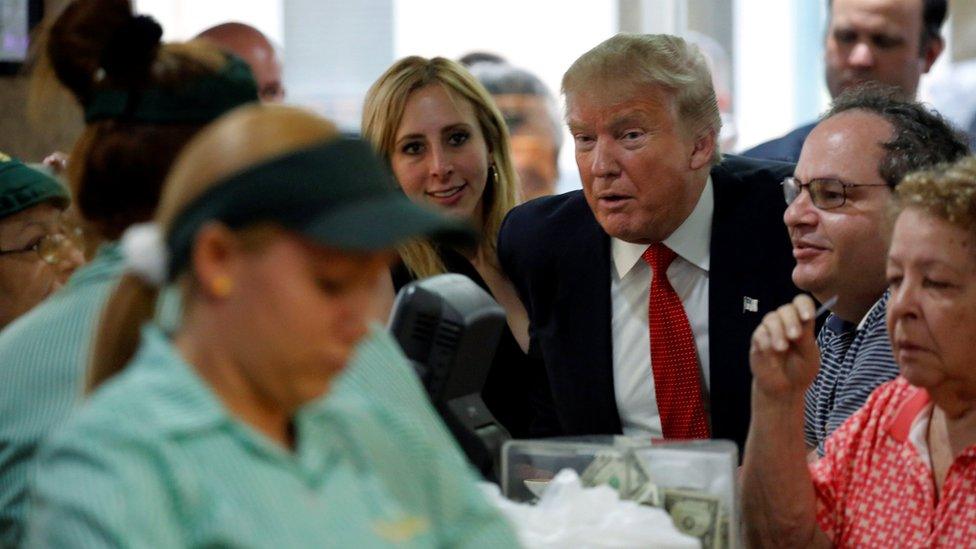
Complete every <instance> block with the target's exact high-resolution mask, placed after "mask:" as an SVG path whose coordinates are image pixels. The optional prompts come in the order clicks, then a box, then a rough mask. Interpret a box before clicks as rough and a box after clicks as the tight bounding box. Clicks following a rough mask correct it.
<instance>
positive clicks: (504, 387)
mask: <svg viewBox="0 0 976 549" xmlns="http://www.w3.org/2000/svg"><path fill="white" fill-rule="evenodd" d="M438 255H439V256H440V258H441V261H443V262H444V267H445V268H446V269H447V272H449V273H455V274H460V275H464V276H466V277H468V278H470V279H471V280H472V281H474V283H475V284H477V285H478V286H480V287H481V289H482V290H484V291H486V292H488V294H489V295H492V294H491V290H490V289H489V288H488V284H487V283H486V282H485V280H484V279H483V278H481V275H480V274H478V270H477V269H475V268H474V265H472V264H471V262H470V261H468V260H467V259H466V258H465V257H464V256H462V255H461V254H459V253H458V252H456V251H454V250H451V249H449V248H443V247H442V248H438ZM391 274H392V276H393V287H394V289H395V290H396V291H397V292H399V291H400V288H403V287H404V286H406V285H407V284H409V283H410V282H413V281H414V280H415V279H416V278H415V277H414V276H412V275H411V273H410V271H409V270H407V267H406V265H404V264H403V263H400V264H398V265H397V266H395V267H393V269H392V271H391ZM492 297H494V296H493V295H492ZM528 371H529V357H528V356H526V354H525V353H523V352H522V348H521V347H519V344H518V341H516V340H515V336H514V335H512V330H511V328H509V327H508V323H507V322H506V323H505V327H504V329H503V330H502V334H501V337H499V339H498V348H497V349H496V350H495V358H494V359H493V360H492V364H491V369H490V370H489V371H488V377H487V379H486V380H485V386H484V389H482V391H481V398H482V400H484V402H485V405H486V406H488V410H489V411H490V412H491V413H492V415H494V416H495V419H497V420H498V422H499V423H501V424H502V426H504V427H505V428H506V429H508V432H509V433H511V435H512V437H514V438H526V437H528V436H529V424H530V422H531V421H532V418H533V415H534V412H533V408H532V407H531V406H530V402H529V396H528V385H529V380H528V373H527V372H528Z"/></svg>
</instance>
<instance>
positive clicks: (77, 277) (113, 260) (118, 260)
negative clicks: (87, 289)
mask: <svg viewBox="0 0 976 549" xmlns="http://www.w3.org/2000/svg"><path fill="white" fill-rule="evenodd" d="M124 271H125V264H124V260H123V258H122V247H121V246H120V245H119V243H118V242H117V241H116V242H106V243H104V244H102V245H101V246H99V247H98V251H97V252H96V253H95V257H93V258H92V260H91V261H89V262H88V263H87V264H86V265H83V266H82V267H81V268H79V269H78V270H77V271H75V272H74V273H73V274H72V275H71V277H70V278H68V282H67V284H65V287H76V286H83V285H87V284H89V283H91V282H95V281H98V280H104V279H106V278H113V277H119V276H122V273H123V272H124Z"/></svg>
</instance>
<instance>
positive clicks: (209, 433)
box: [27, 327, 517, 549]
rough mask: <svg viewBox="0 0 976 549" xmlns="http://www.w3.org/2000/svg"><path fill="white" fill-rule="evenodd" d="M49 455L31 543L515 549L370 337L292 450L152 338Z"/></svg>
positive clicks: (40, 477)
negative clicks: (239, 415) (245, 419)
mask: <svg viewBox="0 0 976 549" xmlns="http://www.w3.org/2000/svg"><path fill="white" fill-rule="evenodd" d="M143 337H144V339H143V345H142V347H141V349H140V352H139V354H138V355H137V357H136V359H135V360H134V361H133V362H132V363H131V364H130V365H129V367H128V368H127V369H126V371H125V372H123V373H122V374H120V375H119V376H118V377H117V378H115V379H113V380H111V381H109V382H108V383H107V384H106V385H104V386H103V387H102V388H101V389H99V391H98V392H97V393H96V394H95V395H94V396H93V397H92V398H91V400H89V401H88V402H87V403H86V404H85V405H84V407H82V408H81V409H80V410H79V411H78V412H77V413H76V414H75V415H74V416H73V417H72V419H71V420H70V422H69V423H68V425H67V426H66V427H65V428H64V429H63V430H61V431H59V432H58V433H57V434H56V435H55V436H53V437H52V439H51V440H50V441H49V443H48V444H46V445H45V447H44V449H43V450H42V452H41V454H40V456H39V459H38V469H37V474H36V477H35V484H34V491H33V493H32V498H33V499H32V505H31V511H30V513H31V515H30V528H29V532H28V538H27V542H28V545H29V546H31V547H34V546H41V547H45V546H52V547H61V546H71V547H104V546H110V547H118V546H122V547H199V546H215V547H216V546H221V547H282V548H283V547H289V548H291V547H323V546H324V547H355V548H357V549H358V548H370V547H392V546H397V547H512V546H515V545H516V544H517V542H516V540H515V537H514V534H513V533H512V531H511V529H510V527H509V525H508V524H507V522H506V521H505V520H504V519H503V518H502V517H501V515H500V514H499V513H498V512H497V511H496V510H495V509H494V508H492V507H491V506H490V505H489V504H488V503H487V502H486V501H485V500H484V498H483V497H482V496H481V494H480V492H479V491H478V488H477V486H476V485H475V483H474V475H473V473H472V471H471V470H470V469H469V468H468V466H467V464H466V462H465V460H464V458H463V456H461V454H460V452H459V450H458V449H457V447H456V446H455V445H454V444H453V443H452V442H451V440H450V438H449V435H448V434H447V433H446V432H445V430H444V428H443V427H442V426H441V425H440V424H439V423H438V421H437V418H436V416H435V414H434V412H433V411H432V409H431V408H430V406H429V404H428V403H427V402H426V396H425V395H424V394H423V392H422V388H421V387H420V385H419V384H418V383H417V381H416V379H414V378H413V376H412V373H411V372H410V371H409V366H408V365H407V364H406V362H405V360H404V358H403V356H402V354H401V353H400V352H399V349H398V348H397V347H396V344H395V343H394V342H392V340H391V339H390V337H389V336H388V335H387V334H386V333H385V332H383V331H381V330H375V329H374V331H373V332H372V333H371V335H370V336H369V338H368V340H367V341H366V342H365V343H364V344H362V345H361V346H360V348H359V349H358V351H357V354H356V356H355V357H354V359H353V360H352V361H351V363H350V366H349V368H348V370H347V372H346V374H344V376H343V377H342V379H340V380H339V381H338V382H337V383H335V384H334V386H333V390H332V391H331V392H330V393H329V394H328V395H327V396H326V397H325V398H322V399H320V400H318V401H315V402H312V403H310V404H309V405H306V406H305V407H303V408H302V409H301V410H300V411H299V412H298V413H297V414H296V416H295V417H294V418H293V426H294V429H295V433H296V440H297V445H296V448H295V450H294V451H293V452H292V451H287V450H285V449H283V448H281V447H280V446H278V445H277V444H274V443H272V442H271V441H270V440H269V439H267V438H266V437H265V436H263V435H261V434H260V433H258V432H257V431H255V430H253V429H251V428H250V427H248V426H247V425H246V424H244V423H242V422H241V421H239V420H237V419H236V418H235V417H233V416H231V415H230V414H229V412H228V411H227V410H226V409H225V408H224V407H223V406H222V405H221V403H220V401H219V400H218V399H217V397H216V396H215V395H214V393H213V392H212V391H211V390H210V388H209V387H208V386H207V385H206V384H205V383H204V382H203V381H202V380H201V379H200V378H199V377H198V376H197V374H196V373H195V371H194V370H193V368H192V367H191V366H189V365H187V364H186V363H185V362H184V361H183V360H182V359H181V358H180V357H179V355H178V354H177V353H176V351H175V350H174V348H173V347H172V346H171V345H170V343H169V341H168V340H167V339H166V337H165V336H164V335H163V334H162V332H160V331H159V330H158V329H157V328H154V327H147V328H146V329H145V330H144V333H143Z"/></svg>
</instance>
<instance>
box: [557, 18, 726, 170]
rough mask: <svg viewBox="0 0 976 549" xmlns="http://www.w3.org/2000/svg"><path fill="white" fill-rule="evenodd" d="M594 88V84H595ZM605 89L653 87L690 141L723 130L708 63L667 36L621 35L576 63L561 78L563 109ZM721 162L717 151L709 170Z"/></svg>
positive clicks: (689, 46)
mask: <svg viewBox="0 0 976 549" xmlns="http://www.w3.org/2000/svg"><path fill="white" fill-rule="evenodd" d="M594 83H597V84H594ZM594 86H596V87H597V89H601V88H600V86H604V87H606V88H607V89H611V88H612V89H613V90H614V91H623V92H632V93H635V94H636V93H639V91H640V89H641V88H646V87H649V86H656V87H661V88H664V89H665V90H667V91H669V92H670V93H671V94H673V97H674V105H675V108H676V109H677V115H678V121H679V123H680V124H681V125H682V127H683V128H684V129H685V131H687V132H689V133H690V134H692V135H695V136H698V135H701V133H702V132H704V131H713V132H715V136H716V138H717V137H718V134H719V131H720V130H721V129H722V117H721V116H720V114H719V110H718V101H717V100H716V98H715V88H714V87H713V86H712V74H711V72H710V71H709V69H708V61H706V59H705V56H703V55H702V53H701V51H699V49H698V47H697V46H695V45H693V44H689V43H688V42H686V41H685V40H684V39H682V38H679V37H677V36H671V35H669V34H627V33H621V34H618V35H616V36H614V37H612V38H609V39H607V40H605V41H603V42H601V43H600V44H598V45H597V46H596V47H594V48H593V49H591V50H590V51H588V52H586V53H584V54H583V55H582V56H580V58H579V59H577V60H576V61H575V62H574V63H573V64H572V65H571V66H570V67H569V70H567V71H566V74H565V75H563V81H562V93H563V95H564V96H565V97H566V103H567V107H568V106H569V104H570V102H571V100H572V97H573V96H574V95H575V94H576V93H580V92H586V91H588V90H592V89H593V88H594ZM721 161H722V153H721V152H720V151H719V148H718V146H716V147H715V152H714V153H713V155H712V165H715V164H718V163H719V162H721Z"/></svg>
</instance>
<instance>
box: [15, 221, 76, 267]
mask: <svg viewBox="0 0 976 549" xmlns="http://www.w3.org/2000/svg"><path fill="white" fill-rule="evenodd" d="M83 239H84V235H83V234H82V232H81V228H80V227H76V226H68V225H67V224H64V225H63V226H62V227H61V232H57V233H51V234H46V235H44V236H43V237H42V238H41V239H40V240H38V241H37V242H35V243H34V244H31V245H29V246H27V247H24V248H20V249H17V250H0V257H3V256H6V255H14V254H26V253H31V252H33V253H36V254H37V255H38V256H39V257H40V258H41V259H43V260H44V261H45V262H46V263H48V264H49V265H57V264H58V263H61V262H62V261H64V260H65V259H67V258H68V256H69V255H70V254H71V253H72V252H75V251H83V250H84V240H83Z"/></svg>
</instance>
